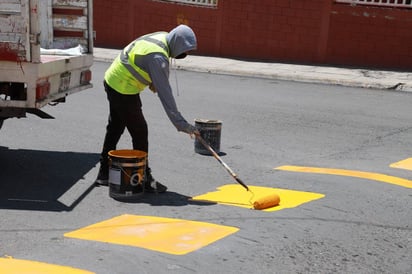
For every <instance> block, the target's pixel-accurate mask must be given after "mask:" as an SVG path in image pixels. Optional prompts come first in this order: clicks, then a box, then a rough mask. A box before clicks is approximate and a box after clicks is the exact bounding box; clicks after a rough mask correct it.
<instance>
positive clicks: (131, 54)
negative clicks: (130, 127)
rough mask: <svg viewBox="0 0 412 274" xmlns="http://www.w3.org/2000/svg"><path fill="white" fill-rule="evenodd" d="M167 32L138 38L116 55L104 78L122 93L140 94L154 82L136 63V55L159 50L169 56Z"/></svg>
mask: <svg viewBox="0 0 412 274" xmlns="http://www.w3.org/2000/svg"><path fill="white" fill-rule="evenodd" d="M166 35H167V32H156V33H153V34H148V35H145V36H142V37H139V38H137V39H136V40H134V41H133V42H132V43H130V44H129V45H128V46H127V47H125V48H124V49H123V51H122V52H121V53H120V54H119V55H118V56H117V57H116V59H115V60H114V61H113V63H112V64H111V65H110V67H109V68H108V69H107V71H106V73H105V75H104V80H105V81H106V83H108V84H109V86H110V87H111V88H113V89H114V90H116V91H117V92H119V93H122V94H129V95H132V94H138V93H140V92H141V91H142V90H143V89H145V87H146V86H148V85H150V84H151V83H152V79H150V76H149V74H148V73H147V72H146V71H144V70H143V69H142V68H140V67H138V66H137V65H136V64H135V56H136V55H138V56H139V55H140V56H143V55H148V54H150V53H154V52H159V53H162V54H164V55H165V56H166V58H169V49H168V46H167V42H166Z"/></svg>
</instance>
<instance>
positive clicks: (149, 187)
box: [144, 178, 167, 193]
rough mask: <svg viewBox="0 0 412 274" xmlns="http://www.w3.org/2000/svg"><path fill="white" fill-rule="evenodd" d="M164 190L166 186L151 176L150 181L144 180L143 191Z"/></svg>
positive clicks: (158, 191)
mask: <svg viewBox="0 0 412 274" xmlns="http://www.w3.org/2000/svg"><path fill="white" fill-rule="evenodd" d="M166 190H167V186H165V185H162V184H161V183H159V182H158V181H156V180H155V179H153V178H152V180H151V181H146V182H145V184H144V191H145V192H148V193H164V192H166Z"/></svg>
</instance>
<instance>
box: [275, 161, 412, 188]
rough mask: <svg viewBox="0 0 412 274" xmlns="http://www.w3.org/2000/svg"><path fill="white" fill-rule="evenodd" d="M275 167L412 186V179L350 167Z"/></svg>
mask: <svg viewBox="0 0 412 274" xmlns="http://www.w3.org/2000/svg"><path fill="white" fill-rule="evenodd" d="M275 169H276V170H285V171H294V172H305V173H318V174H329V175H339V176H349V177H356V178H362V179H368V180H373V181H378V182H383V183H388V184H393V185H398V186H403V187H407V188H412V181H410V180H407V179H403V178H400V177H395V176H390V175H386V174H381V173H373V172H364V171H357V170H348V169H334V168H319V167H306V166H280V167H276V168H275Z"/></svg>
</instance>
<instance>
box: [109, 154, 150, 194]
mask: <svg viewBox="0 0 412 274" xmlns="http://www.w3.org/2000/svg"><path fill="white" fill-rule="evenodd" d="M146 161H147V153H146V152H144V151H140V150H126V149H124V150H111V151H110V152H109V196H110V197H112V198H114V199H130V198H136V197H140V196H141V195H143V193H144V178H145V170H146Z"/></svg>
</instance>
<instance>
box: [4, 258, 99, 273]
mask: <svg viewBox="0 0 412 274" xmlns="http://www.w3.org/2000/svg"><path fill="white" fill-rule="evenodd" d="M0 273H7V274H22V273H24V274H40V273H41V274H55V273H65V274H93V273H94V272H90V271H86V270H82V269H78V268H72V267H69V266H61V265H53V264H47V263H42V262H36V261H28V260H19V259H13V258H0Z"/></svg>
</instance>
